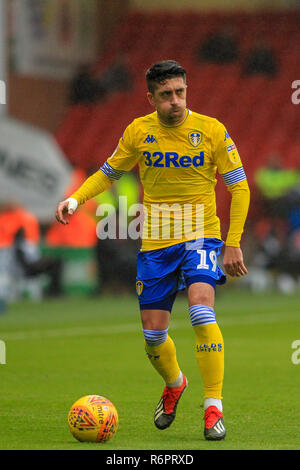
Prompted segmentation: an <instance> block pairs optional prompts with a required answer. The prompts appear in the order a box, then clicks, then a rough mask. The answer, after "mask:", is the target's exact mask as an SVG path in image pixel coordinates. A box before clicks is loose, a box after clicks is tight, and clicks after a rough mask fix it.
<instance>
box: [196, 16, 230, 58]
mask: <svg viewBox="0 0 300 470" xmlns="http://www.w3.org/2000/svg"><path fill="white" fill-rule="evenodd" d="M238 56H239V45H238V38H237V33H236V30H235V28H234V27H233V26H232V25H227V26H224V28H223V29H222V30H220V31H219V32H216V33H214V34H210V35H209V36H208V37H207V38H206V39H205V41H204V42H203V44H201V45H200V47H199V50H198V58H199V59H200V60H202V61H205V62H208V63H215V64H228V63H231V62H235V61H237V59H238Z"/></svg>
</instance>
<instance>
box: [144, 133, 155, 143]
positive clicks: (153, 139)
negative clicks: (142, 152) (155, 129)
mask: <svg viewBox="0 0 300 470" xmlns="http://www.w3.org/2000/svg"><path fill="white" fill-rule="evenodd" d="M146 142H147V144H153V143H154V142H157V140H156V138H155V137H154V135H150V134H148V135H147V137H146V139H145V140H144V144H145V143H146Z"/></svg>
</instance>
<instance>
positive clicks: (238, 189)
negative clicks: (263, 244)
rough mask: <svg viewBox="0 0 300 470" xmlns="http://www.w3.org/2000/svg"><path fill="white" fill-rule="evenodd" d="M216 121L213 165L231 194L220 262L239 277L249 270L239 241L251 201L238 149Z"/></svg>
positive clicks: (228, 272)
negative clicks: (214, 160)
mask: <svg viewBox="0 0 300 470" xmlns="http://www.w3.org/2000/svg"><path fill="white" fill-rule="evenodd" d="M218 124H219V125H218V126H216V127H217V129H216V132H215V159H216V165H217V168H218V171H219V173H220V174H221V175H222V177H223V180H224V182H225V184H226V187H227V189H228V191H229V192H230V193H231V205H230V225H229V230H228V233H227V238H226V242H225V252H224V256H223V265H224V268H225V271H226V272H227V274H229V275H230V276H233V277H235V276H237V277H240V276H244V275H246V274H247V273H248V271H247V268H246V266H245V264H244V259H243V253H242V250H241V247H240V241H241V237H242V234H243V231H244V226H245V222H246V218H247V214H248V209H249V204H250V190H249V186H248V182H247V177H246V174H245V171H244V168H243V165H242V162H241V159H240V156H239V153H238V150H237V148H236V146H235V144H234V142H233V141H232V139H231V138H230V136H229V134H228V132H227V131H226V129H225V127H224V126H223V125H222V124H221V123H218Z"/></svg>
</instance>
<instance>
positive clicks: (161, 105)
mask: <svg viewBox="0 0 300 470" xmlns="http://www.w3.org/2000/svg"><path fill="white" fill-rule="evenodd" d="M186 88H187V86H186V84H185V82H184V79H183V78H182V77H175V78H170V79H168V80H166V81H165V82H164V83H159V84H157V85H156V88H155V90H154V92H153V93H150V92H148V93H147V96H148V100H149V102H150V104H152V106H155V108H156V110H157V114H158V116H159V119H160V120H161V121H162V122H163V123H164V124H168V125H175V124H179V123H180V122H181V121H183V120H184V118H185V110H186Z"/></svg>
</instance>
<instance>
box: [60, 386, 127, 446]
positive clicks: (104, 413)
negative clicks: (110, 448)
mask: <svg viewBox="0 0 300 470" xmlns="http://www.w3.org/2000/svg"><path fill="white" fill-rule="evenodd" d="M68 423H69V428H70V431H71V433H72V434H73V436H74V437H75V438H76V439H77V440H78V441H81V442H84V441H85V442H105V441H108V440H109V439H111V438H112V437H113V435H114V434H115V433H116V431H117V429H118V424H119V417H118V412H117V409H116V407H115V406H114V405H113V403H112V402H111V401H110V400H108V399H107V398H105V397H102V396H100V395H86V396H84V397H81V398H79V400H77V401H76V402H75V403H74V404H73V405H72V407H71V409H70V411H69V415H68Z"/></svg>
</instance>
